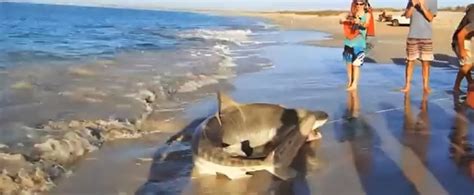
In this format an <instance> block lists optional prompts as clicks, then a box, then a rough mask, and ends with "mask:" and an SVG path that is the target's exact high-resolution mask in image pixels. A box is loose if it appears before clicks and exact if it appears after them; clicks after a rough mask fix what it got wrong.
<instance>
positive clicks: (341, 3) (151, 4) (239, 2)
mask: <svg viewBox="0 0 474 195" xmlns="http://www.w3.org/2000/svg"><path fill="white" fill-rule="evenodd" d="M1 1H12V2H33V3H47V4H68V5H97V6H120V7H142V8H143V7H145V8H175V9H225V10H228V9H231V10H320V9H345V8H346V7H347V6H348V4H349V3H348V2H350V1H351V0H0V2H1ZM407 1H408V0H370V3H371V4H372V6H373V7H395V8H402V7H405V5H406V2H407ZM472 1H473V0H438V6H439V7H447V6H457V5H467V4H469V3H472Z"/></svg>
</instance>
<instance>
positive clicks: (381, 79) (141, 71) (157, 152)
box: [0, 12, 474, 194]
mask: <svg viewBox="0 0 474 195" xmlns="http://www.w3.org/2000/svg"><path fill="white" fill-rule="evenodd" d="M226 15H229V14H228V13H227V14H226ZM230 15H233V16H246V17H247V16H248V17H254V18H256V19H263V20H265V21H267V22H268V23H267V25H268V26H271V27H270V28H271V30H269V31H268V32H263V33H261V34H257V35H253V36H255V37H257V38H258V41H259V43H260V44H259V45H258V47H257V49H254V50H255V51H254V50H252V52H255V53H253V54H254V55H255V56H256V57H255V58H251V59H245V60H247V61H245V60H244V61H243V62H240V63H236V64H239V65H240V66H239V65H237V66H222V62H223V61H222V59H227V58H225V57H227V56H225V57H222V56H220V57H217V58H215V59H214V58H213V59H214V60H211V61H206V62H208V63H204V64H202V63H198V64H197V65H196V64H193V66H197V68H194V69H192V70H189V66H186V65H184V66H182V65H181V64H179V63H177V64H179V66H178V65H176V66H166V65H167V64H166V63H163V64H160V63H157V64H158V65H157V66H146V64H147V63H149V62H160V59H161V58H160V56H157V55H156V54H155V53H146V52H145V53H141V54H138V55H131V56H122V58H120V59H119V60H117V61H114V62H110V61H104V62H101V63H100V64H99V66H97V64H86V65H84V66H81V67H80V68H75V69H69V68H66V69H58V70H57V71H56V72H53V73H51V72H49V73H48V71H47V70H44V72H46V73H44V74H40V75H42V77H41V78H40V79H39V80H34V81H41V82H40V83H46V84H47V83H51V82H52V79H51V80H49V78H52V77H50V75H52V74H54V73H57V72H59V73H62V74H59V75H66V76H63V77H60V78H62V79H63V80H61V81H63V82H64V83H65V84H64V85H59V86H55V87H56V88H53V90H51V91H53V92H54V93H57V92H58V91H59V92H63V91H65V92H68V93H65V95H64V96H66V97H72V98H73V100H75V101H72V100H68V101H72V102H80V103H76V104H74V105H75V108H77V109H79V110H81V111H82V112H79V113H83V114H76V115H70V114H69V115H68V113H65V114H64V113H62V114H63V115H65V116H66V117H63V118H61V119H62V120H59V121H55V120H52V121H49V122H47V123H39V122H38V121H36V120H39V119H36V118H35V117H31V116H30V117H26V118H27V119H31V120H33V121H30V123H31V124H38V123H39V124H40V125H38V126H37V127H35V128H34V130H35V132H36V130H41V132H48V133H49V132H56V133H57V134H58V135H56V136H54V137H50V136H46V137H41V139H38V140H40V141H41V142H39V141H35V142H36V143H29V142H26V143H25V145H28V146H30V145H32V144H39V145H40V149H44V150H41V151H40V152H42V153H40V159H46V160H51V158H52V159H53V160H54V161H56V162H57V161H58V159H59V160H65V161H66V162H65V163H58V164H59V165H61V166H60V167H58V166H51V165H49V164H46V165H45V164H40V165H38V162H42V161H36V160H32V159H30V158H26V159H25V157H30V156H28V155H26V154H25V152H23V151H21V150H20V149H21V147H20V146H11V144H9V145H5V146H4V147H2V145H0V152H2V153H0V154H2V155H1V156H0V157H1V158H0V165H2V166H5V167H7V166H9V167H7V169H8V170H12V171H13V172H5V171H3V172H2V174H1V175H0V190H11V191H15V190H24V191H28V190H29V189H34V190H35V191H42V192H44V193H48V194H272V193H274V194H472V193H474V155H473V154H472V153H471V152H472V148H470V147H471V146H472V144H473V143H474V133H473V129H474V126H473V125H472V124H473V123H474V121H472V120H471V118H472V117H473V114H474V113H473V112H472V110H471V109H470V108H467V107H466V106H465V105H463V104H462V98H459V97H453V95H452V94H451V93H450V89H451V88H452V82H453V81H454V77H455V74H456V72H457V68H456V63H455V62H456V61H455V59H454V58H453V56H454V55H453V53H452V51H451V48H450V41H451V40H450V37H451V33H452V32H453V31H454V28H455V26H456V25H457V23H458V21H459V20H460V18H461V13H455V12H440V13H439V16H438V18H437V19H436V20H435V25H434V32H435V35H434V36H435V37H434V43H435V58H436V60H437V61H436V63H435V64H433V68H432V70H431V75H432V77H431V87H432V88H433V92H432V93H431V94H430V95H423V94H422V89H421V70H420V69H419V68H416V69H415V72H414V78H413V86H412V92H411V93H410V94H403V93H400V92H399V91H398V89H399V88H400V87H401V86H402V85H403V81H404V69H405V67H404V57H405V52H404V51H405V38H406V34H407V33H408V27H406V26H401V27H392V26H390V25H387V23H377V27H376V28H377V37H376V39H375V40H374V41H375V48H374V49H373V50H372V51H371V52H370V54H369V58H370V59H372V60H369V61H368V63H366V64H365V65H364V66H363V67H362V70H361V75H362V77H361V81H360V86H359V89H358V90H356V91H354V92H346V91H345V84H346V70H345V66H344V65H343V61H342V57H341V52H342V39H341V37H342V35H341V27H340V26H339V25H336V24H337V21H338V20H339V16H313V15H299V14H295V13H254V12H253V13H249V12H245V13H235V14H234V13H232V14H230ZM376 15H377V14H376ZM273 24H275V25H277V26H276V28H277V30H275V29H272V28H273ZM329 24H331V25H329ZM332 24H334V25H332ZM239 32H240V31H239ZM249 36H250V35H249ZM221 54H222V53H221ZM224 54H226V53H224ZM162 55H164V56H165V55H166V56H168V55H176V56H177V58H178V57H180V56H181V55H180V53H178V54H176V53H175V54H168V53H167V54H162ZM198 56H204V54H199V55H198ZM136 59H138V61H137V60H136ZM263 59H264V60H263ZM267 60H268V61H267ZM195 62H200V61H199V60H195ZM224 62H225V60H224ZM130 64H133V66H130ZM144 64H145V65H144ZM209 64H212V65H211V66H209ZM256 64H257V66H255V65H256ZM154 65H155V64H154ZM110 67H112V68H110ZM163 68H165V69H166V68H169V69H167V70H166V72H168V73H169V74H165V75H161V77H155V76H156V74H157V72H161V71H163ZM105 70H107V71H105ZM21 71H22V70H17V74H20V72H21ZM30 71H31V70H30ZM103 72H107V73H108V74H107V75H106V74H101V73H103ZM8 73H9V74H10V73H11V72H8ZM14 73H15V72H14ZM65 73H67V74H65ZM244 73H245V74H244ZM123 75H129V76H128V77H127V79H120V78H121V77H122V76H123ZM54 78H57V77H54ZM71 78H73V79H71ZM25 80H26V81H28V82H26V81H25ZM91 80H92V82H91ZM19 81H24V82H13V83H11V84H12V85H11V86H13V88H16V89H23V90H24V89H27V92H26V93H31V92H30V91H32V90H33V89H37V87H38V86H37V85H35V82H32V81H31V80H28V79H23V80H22V79H20V80H19ZM77 83H79V84H84V83H85V84H87V85H85V86H91V85H92V86H95V87H96V88H101V87H98V86H108V87H110V86H115V87H111V89H108V90H102V91H97V90H94V89H93V90H91V89H90V88H85V87H82V86H83V85H77ZM150 83H151V84H150ZM163 83H166V84H168V85H166V86H169V87H170V88H171V89H170V88H162V87H160V88H158V87H159V86H163V85H164V84H163ZM9 84H10V83H9ZM40 86H49V85H40ZM71 86H73V87H74V89H76V87H77V90H74V91H66V89H69V88H70V87H71ZM78 86H80V87H82V88H80V87H78ZM119 86H120V88H123V89H122V90H118V91H114V89H117V88H118V87H119ZM152 89H155V90H156V91H155V90H152ZM28 90H30V91H28ZM170 90H171V91H170ZM217 90H222V91H225V92H227V93H228V94H230V95H231V96H232V97H233V98H234V99H235V100H236V101H238V102H242V103H251V102H266V103H275V104H282V105H284V106H287V107H292V108H306V109H310V110H324V111H325V112H327V113H328V114H329V116H330V120H329V122H328V123H327V124H326V125H324V126H323V127H322V128H321V129H320V130H321V132H322V135H323V138H322V139H320V140H317V141H315V142H312V143H308V144H306V145H304V146H303V148H302V149H301V150H300V152H299V154H298V156H297V158H296V159H295V161H294V163H293V165H292V166H293V167H294V168H295V169H296V170H298V175H297V177H296V178H294V179H292V180H289V181H281V180H278V179H276V178H274V177H272V176H271V175H270V174H268V173H266V172H258V173H256V174H255V175H254V176H252V177H251V178H249V179H241V180H235V181H230V180H228V179H227V178H225V177H221V176H218V177H215V176H205V177H198V178H192V177H191V172H192V165H193V162H192V158H191V152H190V145H189V143H187V142H175V143H173V144H171V145H167V144H165V141H166V139H168V138H169V137H170V136H172V135H173V134H174V133H176V132H178V131H180V130H183V129H188V130H191V131H192V130H193V129H194V128H195V127H196V126H197V125H198V124H199V122H201V121H202V120H203V118H205V117H207V116H209V115H210V114H212V113H213V112H215V110H216V98H215V92H216V91H217ZM100 92H102V93H100ZM124 92H127V95H128V96H125V97H128V98H133V99H134V101H130V100H129V99H127V98H125V97H122V96H120V95H117V94H120V93H124ZM19 93H25V92H24V91H22V92H19ZM116 96H117V97H116ZM22 97H23V96H22ZM24 97H28V94H24ZM51 97H56V96H54V95H51V94H47V95H46V96H40V98H41V100H46V99H48V98H51ZM74 98H75V99H74ZM114 98H117V99H114ZM58 99H59V100H61V99H60V98H58ZM58 99H52V100H50V101H45V102H49V103H48V104H46V105H45V104H41V105H40V106H45V107H47V106H49V105H54V102H57V100H58ZM100 100H109V101H110V102H109V101H103V102H99V103H97V102H96V103H95V104H94V105H95V107H94V106H89V107H88V106H84V105H89V104H91V102H94V101H100ZM107 102H109V103H107ZM110 104H112V105H110ZM115 105H122V106H119V107H116V106H115ZM52 108H56V109H53V111H51V112H50V113H49V112H48V113H49V114H48V113H46V116H52V115H54V116H56V115H60V114H61V113H59V114H58V112H60V111H61V110H62V109H63V107H54V106H53V107H52ZM94 109H97V110H100V111H101V112H92V111H89V110H94ZM56 110H58V111H56ZM26 111H28V109H26ZM88 111H89V112H88ZM109 112H113V113H117V114H118V116H117V117H116V118H113V119H110V118H109V119H107V118H106V119H103V120H93V119H97V118H99V119H100V118H101V117H102V118H104V117H105V116H108V114H109ZM22 113H28V112H21V113H20V112H18V114H17V115H9V117H5V118H4V119H3V118H2V117H4V116H2V117H0V120H4V121H13V122H12V123H11V124H13V125H15V124H18V123H15V122H17V121H20V119H21V117H20V115H21V114H22ZM87 113H95V114H97V116H91V115H89V114H87ZM120 114H122V115H120ZM31 115H34V114H31ZM27 116H28V115H27ZM46 118H47V117H46ZM119 119H123V120H119ZM125 119H127V120H125ZM128 119H136V120H134V121H128ZM41 121H43V120H41ZM5 124H6V123H5ZM8 124H10V123H8ZM23 126H27V125H23ZM71 129H72V130H71ZM29 130H30V131H32V129H29ZM97 131H98V132H100V135H102V136H104V137H105V138H104V139H107V138H108V139H109V140H104V139H98V138H97V137H96V136H94V135H93V134H92V133H93V132H97ZM28 132H29V131H28ZM68 132H74V134H72V135H71V134H68ZM76 134H77V135H80V136H79V138H77V136H76ZM91 134H92V136H91ZM35 135H36V134H35ZM21 136H27V135H21ZM123 138H135V139H123ZM71 143H72V144H71ZM55 144H58V145H55ZM65 145H66V146H65ZM70 145H73V146H72V147H71V148H69V147H70ZM41 146H43V147H41ZM56 146H64V148H65V149H63V148H57V149H55V147H56ZM76 146H78V148H83V147H86V148H87V150H85V151H83V152H82V153H80V154H79V153H71V154H65V153H64V151H77V150H78V148H75V147H76ZM18 148H20V149H18ZM12 151H13V152H12ZM19 151H20V152H19ZM15 152H16V153H15ZM18 153H19V154H21V155H18ZM28 154H29V153H28ZM42 155H43V156H42ZM64 156H67V157H64ZM70 160H73V161H74V163H72V164H71V163H70V162H69V161H70ZM48 165H49V166H48ZM25 167H26V168H28V169H27V172H28V173H24V171H23V172H22V171H20V170H19V169H21V168H25ZM37 167H42V168H43V167H47V168H48V169H47V170H49V171H50V172H48V173H47V174H51V173H56V174H57V175H56V176H57V178H56V179H55V180H54V184H53V183H50V182H51V180H50V179H47V180H42V179H44V178H46V176H45V175H44V174H45V173H43V172H39V171H37V170H38V168H37ZM38 175H39V176H38ZM2 184H3V185H2ZM15 185H16V186H15ZM18 185H20V187H18ZM2 186H3V187H4V186H7V187H10V188H6V187H4V188H3V189H2V188H1V187H2ZM39 188H41V189H39ZM11 191H10V192H11ZM47 191H49V192H47ZM0 192H1V191H0ZM7 192H8V191H7Z"/></svg>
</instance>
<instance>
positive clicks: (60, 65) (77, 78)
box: [0, 3, 278, 143]
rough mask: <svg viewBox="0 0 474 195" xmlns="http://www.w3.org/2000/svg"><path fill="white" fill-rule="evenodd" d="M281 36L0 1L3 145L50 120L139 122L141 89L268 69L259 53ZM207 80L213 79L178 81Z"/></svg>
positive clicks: (259, 27)
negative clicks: (136, 97) (139, 94)
mask: <svg viewBox="0 0 474 195" xmlns="http://www.w3.org/2000/svg"><path fill="white" fill-rule="evenodd" d="M277 31H278V29H276V28H275V26H272V25H269V24H267V23H266V22H265V21H262V20H259V19H255V18H250V17H234V16H232V17H230V16H219V15H216V14H206V13H189V12H172V11H150V10H132V9H113V8H96V7H77V6H60V5H43V4H26V3H0V32H1V33H0V133H2V134H4V135H9V137H8V136H2V137H0V143H2V142H3V143H10V142H11V143H14V142H16V141H21V140H23V139H24V136H26V133H24V132H26V131H30V130H31V129H28V128H29V127H34V126H35V125H37V124H43V123H45V122H47V121H51V120H52V121H57V120H95V119H104V118H105V119H108V118H136V117H139V116H140V115H141V112H142V110H143V108H142V107H143V105H142V104H141V103H140V102H138V101H136V99H134V97H135V95H136V93H138V92H139V91H140V90H157V91H159V92H163V93H166V90H167V89H168V88H166V89H164V88H165V87H169V86H172V87H173V86H174V87H176V86H177V87H178V88H179V87H180V86H185V87H188V88H187V89H184V90H183V91H191V90H194V88H195V87H196V85H204V84H205V83H206V82H207V83H209V82H214V81H215V80H217V79H221V78H224V79H225V78H230V77H233V76H235V75H236V74H239V73H242V72H251V71H255V70H258V69H259V67H269V65H271V62H270V60H268V59H265V58H263V57H261V55H260V54H259V50H260V49H261V48H262V47H265V46H266V45H268V44H274V43H273V42H274V40H272V39H269V38H268V37H269V36H268V35H273V34H275V32H277ZM255 67H257V68H255ZM239 71H240V72H239ZM202 75H205V76H204V77H206V78H212V79H215V80H214V81H212V79H211V81H209V80H204V81H201V83H193V82H190V83H184V84H187V85H184V84H183V83H178V84H176V82H175V81H176V80H177V79H181V81H182V80H186V79H188V80H192V79H195V78H201V76H202ZM184 82H185V81H184ZM202 83H204V84H202ZM198 87H199V86H198ZM163 96H166V94H165V95H163ZM25 126H26V127H27V128H25ZM22 129H26V130H22Z"/></svg>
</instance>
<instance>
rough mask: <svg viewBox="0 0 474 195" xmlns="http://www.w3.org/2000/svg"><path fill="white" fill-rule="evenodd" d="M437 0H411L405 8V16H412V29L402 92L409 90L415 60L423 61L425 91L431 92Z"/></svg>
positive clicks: (408, 38)
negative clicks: (433, 26) (433, 28)
mask: <svg viewBox="0 0 474 195" xmlns="http://www.w3.org/2000/svg"><path fill="white" fill-rule="evenodd" d="M437 7H438V1H437V0H410V1H409V2H408V4H407V7H406V9H405V13H404V15H405V17H407V18H410V30H409V33H408V37H407V41H406V52H407V59H406V62H407V64H406V69H405V87H404V88H403V89H401V91H402V92H409V91H410V87H411V79H412V75H413V65H414V64H415V60H417V59H418V60H420V61H421V63H422V75H423V91H424V92H426V93H430V92H431V89H430V86H429V80H430V65H431V61H433V60H434V56H433V41H432V36H433V30H432V22H433V19H434V18H435V17H436V14H437V12H438V8H437Z"/></svg>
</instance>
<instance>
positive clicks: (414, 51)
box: [406, 38, 434, 61]
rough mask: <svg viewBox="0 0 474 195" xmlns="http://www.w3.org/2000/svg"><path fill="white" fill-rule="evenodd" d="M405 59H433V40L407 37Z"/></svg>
mask: <svg viewBox="0 0 474 195" xmlns="http://www.w3.org/2000/svg"><path fill="white" fill-rule="evenodd" d="M406 44H407V45H406V52H407V60H408V61H414V60H417V59H419V60H421V61H433V60H434V56H433V41H432V40H431V39H414V38H408V39H407V43H406Z"/></svg>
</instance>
